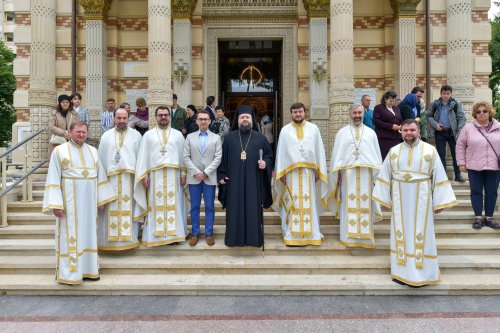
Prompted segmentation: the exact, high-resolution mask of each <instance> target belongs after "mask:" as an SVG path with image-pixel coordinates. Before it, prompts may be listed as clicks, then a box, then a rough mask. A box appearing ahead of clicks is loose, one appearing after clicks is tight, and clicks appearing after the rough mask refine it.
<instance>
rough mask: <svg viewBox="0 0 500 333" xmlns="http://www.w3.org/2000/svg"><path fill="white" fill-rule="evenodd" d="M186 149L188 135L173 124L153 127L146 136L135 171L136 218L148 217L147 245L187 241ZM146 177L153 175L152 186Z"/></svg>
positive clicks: (143, 235) (144, 243)
mask: <svg viewBox="0 0 500 333" xmlns="http://www.w3.org/2000/svg"><path fill="white" fill-rule="evenodd" d="M183 152H184V137H183V136H182V134H181V132H179V131H178V130H176V129H173V128H172V127H170V126H168V127H167V128H165V129H161V128H159V127H156V128H153V129H151V130H149V131H147V132H146V134H144V136H143V137H142V142H141V147H140V149H139V154H138V156H137V166H136V172H135V175H136V178H135V187H134V199H135V201H136V211H135V212H134V219H141V218H144V217H145V221H144V227H143V231H142V241H141V242H142V244H143V245H145V246H158V245H163V244H171V243H176V242H181V241H184V240H186V236H187V220H186V210H187V207H186V198H185V194H184V192H183V186H182V185H181V176H185V175H186V168H185V167H184V160H183ZM145 177H149V189H146V188H145V187H144V185H143V184H142V182H141V181H142V180H143V179H144V178H145Z"/></svg>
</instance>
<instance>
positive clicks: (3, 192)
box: [0, 161, 47, 198]
mask: <svg viewBox="0 0 500 333" xmlns="http://www.w3.org/2000/svg"><path fill="white" fill-rule="evenodd" d="M45 163H47V161H42V162H40V163H38V164H37V165H36V166H35V167H33V169H31V170H30V171H28V173H27V174H25V175H24V176H22V177H21V178H19V179H18V180H16V181H15V182H14V183H13V184H12V185H10V186H9V187H8V188H7V189H5V190H3V191H2V192H0V198H1V197H3V196H4V195H6V194H7V193H9V192H10V191H11V190H13V189H14V188H15V187H16V186H17V185H19V184H20V183H21V182H22V181H23V180H25V179H26V178H28V177H29V176H31V174H32V173H33V172H35V171H36V170H38V169H39V168H40V167H41V166H42V165H44V164H45Z"/></svg>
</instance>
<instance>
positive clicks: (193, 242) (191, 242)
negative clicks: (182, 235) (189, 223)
mask: <svg viewBox="0 0 500 333" xmlns="http://www.w3.org/2000/svg"><path fill="white" fill-rule="evenodd" d="M198 239H200V237H198V236H191V239H190V240H189V245H191V246H195V245H196V244H198Z"/></svg>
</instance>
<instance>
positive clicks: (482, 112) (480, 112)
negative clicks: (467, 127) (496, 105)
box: [476, 110, 490, 114]
mask: <svg viewBox="0 0 500 333" xmlns="http://www.w3.org/2000/svg"><path fill="white" fill-rule="evenodd" d="M485 113H490V111H488V110H477V111H476V114H485Z"/></svg>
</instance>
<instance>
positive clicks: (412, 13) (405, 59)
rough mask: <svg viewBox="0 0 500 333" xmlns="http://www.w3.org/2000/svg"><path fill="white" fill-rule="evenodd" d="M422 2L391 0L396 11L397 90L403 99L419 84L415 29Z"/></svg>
mask: <svg viewBox="0 0 500 333" xmlns="http://www.w3.org/2000/svg"><path fill="white" fill-rule="evenodd" d="M419 2H420V0H391V7H392V9H393V10H394V17H395V20H394V60H395V69H396V70H395V73H394V79H395V88H396V92H397V93H398V95H399V96H400V97H401V99H403V97H404V96H406V94H409V93H410V92H411V90H412V89H413V87H415V85H416V83H417V75H416V67H415V58H416V52H417V46H416V39H415V29H416V25H417V24H416V17H417V6H418V3H419Z"/></svg>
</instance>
